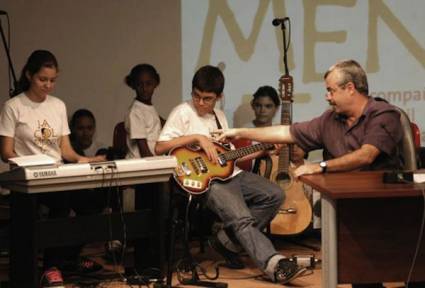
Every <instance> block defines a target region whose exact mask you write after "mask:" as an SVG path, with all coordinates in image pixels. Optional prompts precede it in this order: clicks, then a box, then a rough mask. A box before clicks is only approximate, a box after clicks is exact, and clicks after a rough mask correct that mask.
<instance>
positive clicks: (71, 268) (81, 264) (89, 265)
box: [62, 257, 103, 275]
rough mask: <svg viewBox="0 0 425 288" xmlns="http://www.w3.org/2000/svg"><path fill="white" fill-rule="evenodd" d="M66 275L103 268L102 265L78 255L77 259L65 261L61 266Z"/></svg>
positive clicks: (87, 272)
mask: <svg viewBox="0 0 425 288" xmlns="http://www.w3.org/2000/svg"><path fill="white" fill-rule="evenodd" d="M62 269H63V271H64V273H65V274H66V275H70V274H74V273H76V274H89V273H94V272H97V271H100V270H102V269H103V267H102V265H100V264H98V263H96V262H94V261H93V260H91V259H89V258H86V257H79V258H78V260H77V261H67V262H66V263H65V264H64V265H63V267H62Z"/></svg>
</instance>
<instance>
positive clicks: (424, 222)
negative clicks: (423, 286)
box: [406, 187, 425, 288]
mask: <svg viewBox="0 0 425 288" xmlns="http://www.w3.org/2000/svg"><path fill="white" fill-rule="evenodd" d="M421 192H422V198H423V200H424V208H423V209H422V223H421V227H420V230H419V236H418V241H417V242H416V249H415V254H414V255H413V260H412V264H411V265H410V268H409V274H408V276H407V281H406V288H409V283H410V279H411V278H412V274H413V270H414V268H415V264H416V259H417V257H418V254H419V249H420V248H421V243H422V239H423V235H424V227H425V189H424V188H423V187H422V189H421Z"/></svg>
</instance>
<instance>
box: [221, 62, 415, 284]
mask: <svg viewBox="0 0 425 288" xmlns="http://www.w3.org/2000/svg"><path fill="white" fill-rule="evenodd" d="M324 79H325V84H326V90H327V93H326V100H327V101H328V102H329V104H330V106H331V109H329V110H327V111H325V112H324V113H323V114H322V115H321V116H319V117H317V118H314V119H312V120H310V121H306V122H301V123H295V124H293V125H281V126H270V127H263V128H239V129H229V130H225V131H220V133H221V135H220V136H219V140H223V139H226V138H227V139H238V138H246V139H251V140H255V141H259V142H270V143H296V144H297V145H298V146H300V147H301V148H302V149H303V150H304V151H306V152H309V151H311V150H316V149H323V155H324V161H322V162H320V163H305V164H304V165H301V166H299V167H298V168H297V169H296V170H295V172H294V173H295V176H296V177H298V176H301V175H305V174H315V173H325V172H333V171H353V170H379V169H391V168H399V167H400V166H399V165H400V157H399V155H398V149H397V146H398V144H399V142H400V141H401V138H402V128H401V123H400V114H399V112H398V110H397V108H396V107H394V106H392V105H391V104H388V103H386V102H384V101H376V100H374V99H373V98H371V97H370V96H368V94H369V89H368V83H367V77H366V73H365V71H364V70H363V68H362V67H361V66H360V65H359V64H358V63H357V62H356V61H354V60H344V61H340V62H338V63H336V64H335V65H333V66H332V67H330V68H329V70H328V71H327V72H326V73H325V76H324ZM412 284H413V283H412ZM412 284H410V285H409V287H413V285H412ZM353 287H383V286H382V284H361V285H358V284H357V285H356V284H353ZM414 287H422V286H414Z"/></svg>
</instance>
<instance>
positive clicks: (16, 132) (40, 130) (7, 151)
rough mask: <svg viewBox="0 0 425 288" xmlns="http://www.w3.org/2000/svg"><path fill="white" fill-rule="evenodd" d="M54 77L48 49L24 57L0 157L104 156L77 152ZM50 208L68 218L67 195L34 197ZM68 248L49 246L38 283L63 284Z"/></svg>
mask: <svg viewBox="0 0 425 288" xmlns="http://www.w3.org/2000/svg"><path fill="white" fill-rule="evenodd" d="M57 77H58V62H57V60H56V58H55V56H54V55H53V54H52V53H51V52H49V51H46V50H36V51H34V52H33V53H32V54H31V55H30V57H29V58H28V60H27V63H26V64H25V66H24V68H23V69H22V74H21V77H20V80H19V88H20V89H21V91H23V92H22V93H20V94H19V95H17V96H15V97H14V98H12V99H9V100H8V101H6V102H5V103H4V105H3V108H2V110H1V113H0V136H1V142H0V151H1V158H2V159H3V161H5V162H7V161H9V159H10V158H13V157H18V156H25V155H33V154H46V155H48V156H50V157H52V158H54V159H56V160H57V162H61V161H62V160H66V161H68V162H79V163H84V162H92V161H102V160H104V159H105V158H104V157H103V156H100V157H84V156H81V155H79V154H77V153H76V152H75V151H74V150H73V149H72V146H71V143H70V140H69V133H70V131H69V127H68V119H67V114H66V107H65V104H64V102H63V101H62V100H60V99H58V98H56V97H54V96H51V95H50V93H51V92H52V91H53V89H54V87H55V84H56V79H57ZM38 200H39V202H42V203H43V204H45V205H46V206H48V207H49V218H59V217H68V216H69V212H70V208H69V195H68V194H67V193H66V192H56V193H46V194H43V193H41V194H39V195H38ZM69 250H70V249H68V248H65V247H61V248H49V249H45V251H44V268H45V272H44V274H43V277H42V287H64V286H63V280H62V275H61V272H60V270H59V269H58V268H57V267H61V265H62V264H63V263H64V260H65V259H66V256H67V255H68V254H69V252H70V251H69Z"/></svg>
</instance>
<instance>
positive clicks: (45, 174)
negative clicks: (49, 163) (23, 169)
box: [33, 170, 56, 178]
mask: <svg viewBox="0 0 425 288" xmlns="http://www.w3.org/2000/svg"><path fill="white" fill-rule="evenodd" d="M33 175H34V178H39V177H40V178H42V177H53V176H56V171H55V170H46V171H38V172H34V173H33Z"/></svg>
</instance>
